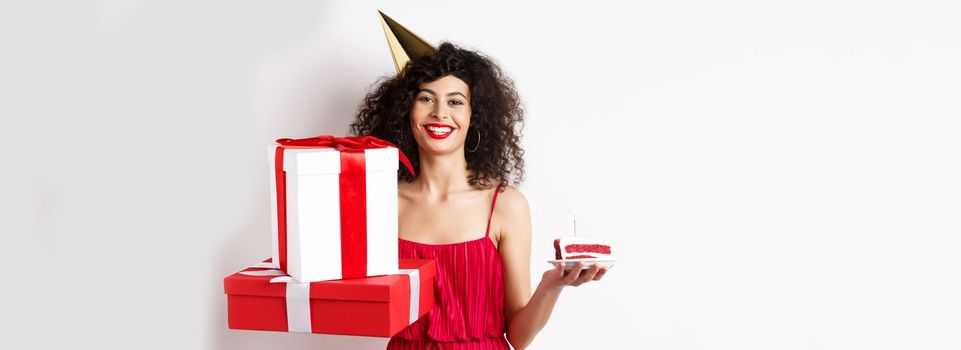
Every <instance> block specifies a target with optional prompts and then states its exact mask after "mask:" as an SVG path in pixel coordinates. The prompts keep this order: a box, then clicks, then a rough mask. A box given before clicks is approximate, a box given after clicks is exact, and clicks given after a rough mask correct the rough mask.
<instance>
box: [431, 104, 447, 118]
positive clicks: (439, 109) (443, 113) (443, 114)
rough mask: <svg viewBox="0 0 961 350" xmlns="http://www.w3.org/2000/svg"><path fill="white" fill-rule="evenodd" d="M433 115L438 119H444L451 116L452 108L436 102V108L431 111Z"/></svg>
mask: <svg viewBox="0 0 961 350" xmlns="http://www.w3.org/2000/svg"><path fill="white" fill-rule="evenodd" d="M431 116H432V117H434V119H437V120H444V119H447V118H450V110H448V109H447V107H446V106H444V104H442V103H437V104H434V110H433V111H432V112H431Z"/></svg>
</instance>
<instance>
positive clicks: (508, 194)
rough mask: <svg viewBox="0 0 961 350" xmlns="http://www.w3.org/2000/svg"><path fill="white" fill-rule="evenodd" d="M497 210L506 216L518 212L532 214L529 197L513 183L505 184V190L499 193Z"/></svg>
mask: <svg viewBox="0 0 961 350" xmlns="http://www.w3.org/2000/svg"><path fill="white" fill-rule="evenodd" d="M494 211H495V212H499V213H500V214H503V215H505V216H508V217H510V216H514V215H518V214H525V215H529V214H530V207H529V206H528V204H527V197H525V196H524V194H523V193H521V191H519V190H518V189H517V188H515V187H514V186H511V185H507V186H504V191H503V192H501V193H499V194H498V195H497V205H496V206H495V208H494Z"/></svg>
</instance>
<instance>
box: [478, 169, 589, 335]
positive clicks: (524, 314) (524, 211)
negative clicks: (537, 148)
mask: <svg viewBox="0 0 961 350" xmlns="http://www.w3.org/2000/svg"><path fill="white" fill-rule="evenodd" d="M499 197H500V198H498V199H500V201H502V203H503V204H502V205H500V206H498V207H499V208H498V209H497V212H496V215H495V217H497V218H499V219H500V223H501V225H500V227H501V230H500V237H499V238H498V251H499V252H500V255H501V260H502V261H503V263H504V264H503V265H504V299H505V300H504V307H505V314H506V317H507V341H508V342H510V344H511V346H512V347H514V349H524V348H527V346H528V345H530V343H531V341H533V340H534V336H535V335H537V333H538V332H540V331H541V329H543V328H544V325H546V324H547V320H548V319H550V317H551V312H553V311H554V304H556V303H557V299H558V297H560V294H561V290H563V288H564V287H565V286H578V285H581V284H583V283H587V282H588V281H592V280H594V281H596V280H599V279H600V278H601V277H603V276H604V274H605V273H606V272H607V269H606V268H599V266H598V265H597V264H595V265H594V266H592V267H591V268H590V269H587V270H583V271H581V270H582V268H583V267H582V266H581V264H580V263H578V264H577V266H575V267H574V269H573V270H571V271H570V272H567V273H565V271H564V269H563V267H561V266H560V265H558V266H557V267H555V268H554V269H551V270H548V271H547V272H545V273H544V275H543V276H542V278H541V282H540V283H539V284H538V286H537V290H535V291H534V294H533V295H531V287H530V285H531V272H530V271H531V214H530V208H529V206H528V204H527V199H526V198H524V195H523V194H521V193H520V192H518V191H517V190H516V189H514V188H513V187H507V189H506V190H505V191H504V193H501V194H500V195H499Z"/></svg>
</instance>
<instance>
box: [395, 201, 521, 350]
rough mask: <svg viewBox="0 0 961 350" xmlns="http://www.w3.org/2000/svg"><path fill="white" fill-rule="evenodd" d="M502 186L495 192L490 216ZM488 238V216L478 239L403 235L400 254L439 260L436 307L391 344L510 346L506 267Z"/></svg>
mask: <svg viewBox="0 0 961 350" xmlns="http://www.w3.org/2000/svg"><path fill="white" fill-rule="evenodd" d="M503 185H504V184H500V185H498V188H497V190H495V191H494V198H493V200H492V201H491V214H490V216H493V215H494V205H495V204H496V203H497V193H498V192H500V187H501V186H503ZM489 237H490V217H488V218H487V231H486V232H485V233H484V237H481V238H479V239H475V240H471V241H467V242H460V243H451V244H426V243H418V242H412V241H408V240H405V239H401V240H400V242H399V248H400V257H401V258H405V259H407V258H409V259H434V260H435V262H436V264H437V282H436V283H437V284H436V285H435V286H434V287H435V288H436V289H435V291H436V292H435V294H434V295H435V298H436V300H435V306H434V309H432V310H431V311H430V312H429V313H428V314H427V315H425V316H424V317H421V318H420V319H419V320H417V322H414V324H412V325H410V326H409V327H407V328H406V329H404V330H402V331H401V332H400V333H398V334H397V335H395V336H394V337H393V338H391V339H390V342H389V343H388V344H387V349H396V350H423V349H438V350H462V349H463V350H466V349H470V350H487V349H498V350H499V349H507V350H509V349H510V345H509V344H508V343H507V338H505V337H504V334H505V333H506V331H507V329H506V327H505V322H504V271H503V268H502V266H501V256H500V254H499V253H498V252H497V248H496V247H495V246H494V242H492V241H491V240H490V238H489Z"/></svg>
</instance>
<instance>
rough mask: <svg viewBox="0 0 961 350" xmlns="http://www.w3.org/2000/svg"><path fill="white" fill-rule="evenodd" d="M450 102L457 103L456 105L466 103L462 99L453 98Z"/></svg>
mask: <svg viewBox="0 0 961 350" xmlns="http://www.w3.org/2000/svg"><path fill="white" fill-rule="evenodd" d="M450 103H451V104H455V105H462V104H464V103H463V102H461V101H460V100H451V101H450Z"/></svg>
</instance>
